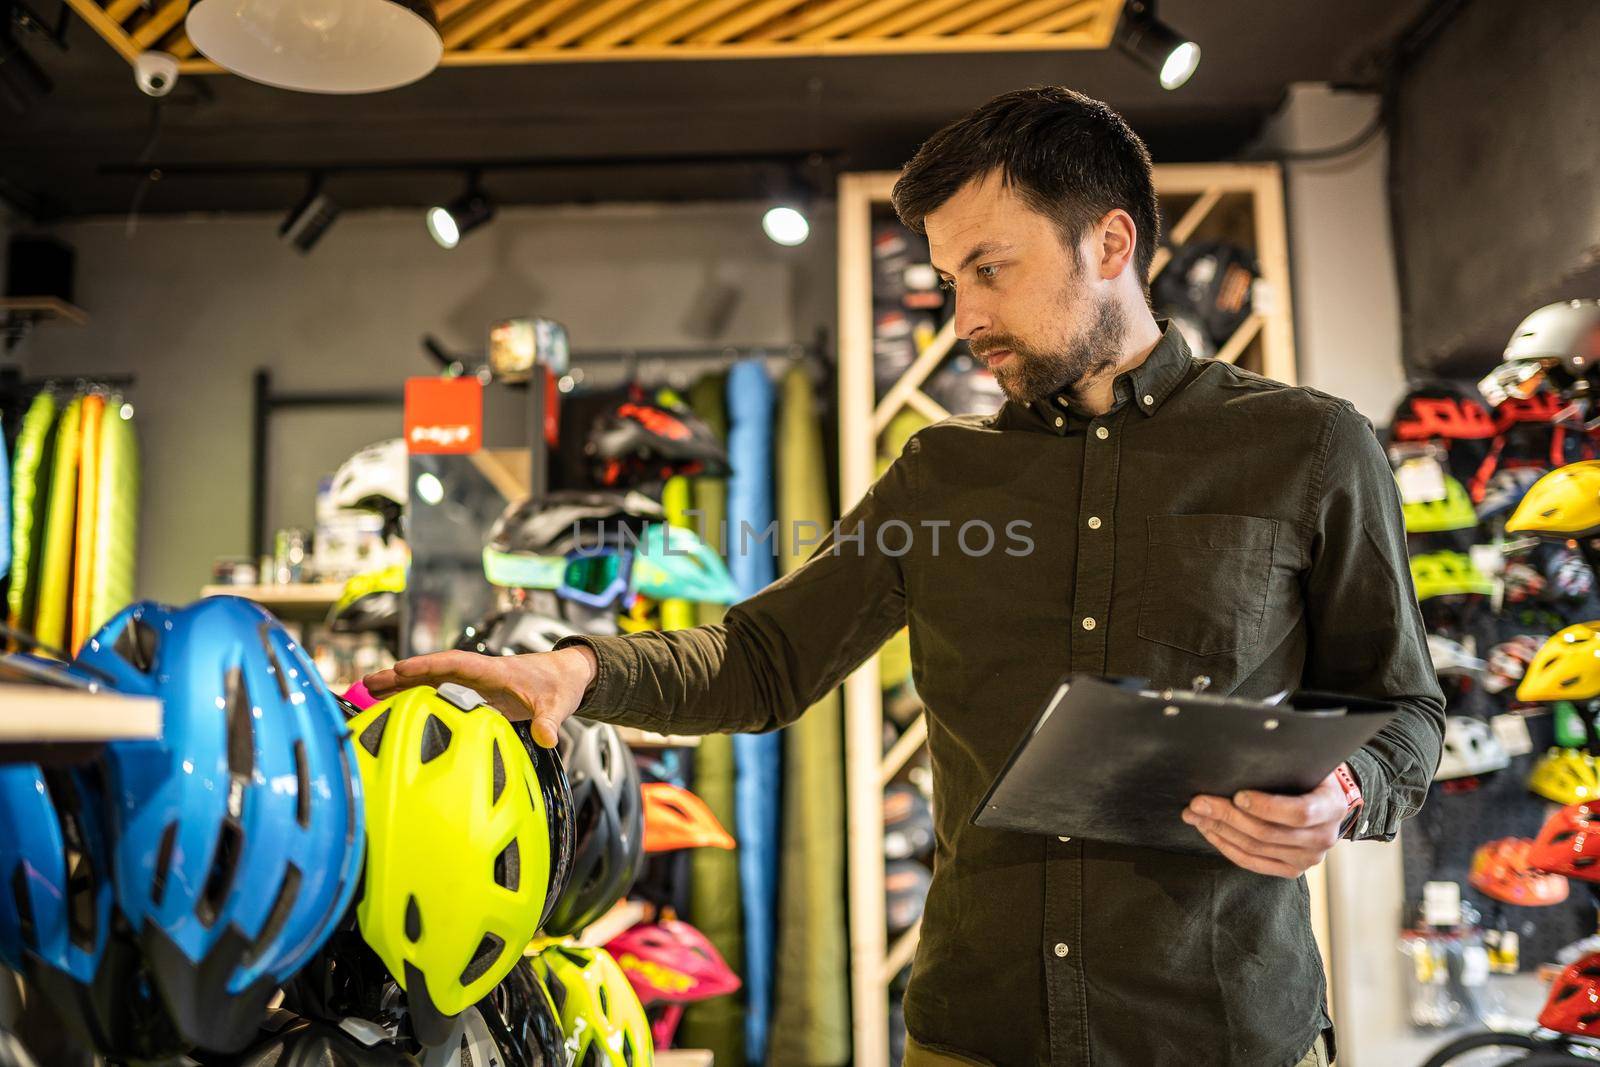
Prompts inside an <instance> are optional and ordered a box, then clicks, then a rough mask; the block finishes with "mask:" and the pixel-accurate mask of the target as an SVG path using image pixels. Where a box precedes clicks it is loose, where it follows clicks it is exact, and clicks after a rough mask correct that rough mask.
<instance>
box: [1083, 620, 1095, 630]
mask: <svg viewBox="0 0 1600 1067" xmlns="http://www.w3.org/2000/svg"><path fill="white" fill-rule="evenodd" d="M1083 628H1084V629H1085V630H1092V629H1094V620H1093V619H1084V620H1083Z"/></svg>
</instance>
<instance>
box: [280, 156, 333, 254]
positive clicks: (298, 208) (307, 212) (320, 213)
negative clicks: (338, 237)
mask: <svg viewBox="0 0 1600 1067" xmlns="http://www.w3.org/2000/svg"><path fill="white" fill-rule="evenodd" d="M339 210H340V208H339V205H338V203H337V202H336V201H335V200H334V199H333V197H331V196H329V195H328V194H327V193H325V192H323V191H322V175H320V174H313V175H312V176H311V178H310V179H309V181H308V182H307V183H306V193H305V195H304V196H303V197H301V198H300V202H299V203H298V204H296V205H295V206H294V207H293V208H291V209H290V210H289V214H288V215H287V216H285V217H284V220H283V223H282V224H281V225H280V226H279V227H278V236H279V237H281V238H283V239H284V240H285V241H288V242H289V243H290V244H292V245H294V246H295V248H297V249H299V250H300V254H301V255H305V254H306V253H307V252H310V251H311V248H312V246H313V245H315V244H316V243H317V242H318V241H320V240H322V235H323V234H325V233H327V232H328V227H330V226H332V225H333V223H334V220H335V219H337V218H338V217H339Z"/></svg>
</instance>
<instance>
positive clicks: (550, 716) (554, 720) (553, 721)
mask: <svg viewBox="0 0 1600 1067" xmlns="http://www.w3.org/2000/svg"><path fill="white" fill-rule="evenodd" d="M562 718H563V716H561V715H558V714H556V713H555V712H553V711H541V712H539V713H538V714H536V715H534V717H533V718H532V719H530V720H528V732H529V733H531V734H532V735H533V739H534V740H535V741H537V742H538V743H539V744H540V745H542V746H543V747H545V748H555V747H556V744H557V742H559V741H560V740H561V720H562Z"/></svg>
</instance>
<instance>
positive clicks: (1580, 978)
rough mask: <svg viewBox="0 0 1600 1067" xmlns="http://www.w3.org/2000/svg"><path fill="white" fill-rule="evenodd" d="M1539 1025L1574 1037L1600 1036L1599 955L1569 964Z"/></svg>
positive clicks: (1593, 954) (1595, 953) (1556, 983)
mask: <svg viewBox="0 0 1600 1067" xmlns="http://www.w3.org/2000/svg"><path fill="white" fill-rule="evenodd" d="M1539 1025H1540V1026H1542V1027H1544V1028H1545V1029H1547V1030H1554V1031H1555V1032H1556V1033H1558V1034H1571V1035H1573V1036H1575V1037H1595V1036H1597V1035H1600V952H1591V953H1589V955H1587V956H1584V957H1583V958H1581V959H1579V960H1577V961H1576V962H1574V963H1572V964H1570V965H1569V966H1568V967H1567V969H1566V970H1564V971H1562V972H1561V977H1559V978H1557V979H1556V980H1555V981H1554V982H1553V983H1551V986H1550V997H1549V999H1547V1000H1546V1001H1545V1002H1544V1008H1543V1009H1542V1010H1541V1011H1540V1012H1539Z"/></svg>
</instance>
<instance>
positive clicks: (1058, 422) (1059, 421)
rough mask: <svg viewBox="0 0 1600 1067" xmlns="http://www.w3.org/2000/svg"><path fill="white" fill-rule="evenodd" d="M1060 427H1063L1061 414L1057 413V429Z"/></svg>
mask: <svg viewBox="0 0 1600 1067" xmlns="http://www.w3.org/2000/svg"><path fill="white" fill-rule="evenodd" d="M1060 428H1061V416H1060V415H1057V416H1056V429H1058V430H1059V429H1060Z"/></svg>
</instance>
